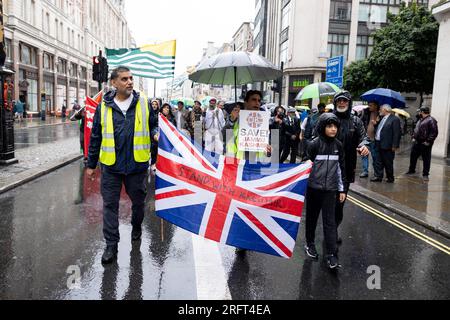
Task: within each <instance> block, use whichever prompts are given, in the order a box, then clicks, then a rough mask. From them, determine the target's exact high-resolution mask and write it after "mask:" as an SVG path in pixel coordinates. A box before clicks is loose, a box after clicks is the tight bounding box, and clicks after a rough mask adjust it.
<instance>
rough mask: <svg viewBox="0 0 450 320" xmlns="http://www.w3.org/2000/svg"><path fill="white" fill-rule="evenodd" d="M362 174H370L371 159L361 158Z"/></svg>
mask: <svg viewBox="0 0 450 320" xmlns="http://www.w3.org/2000/svg"><path fill="white" fill-rule="evenodd" d="M361 164H362V173H364V174H369V157H368V156H365V157H361Z"/></svg>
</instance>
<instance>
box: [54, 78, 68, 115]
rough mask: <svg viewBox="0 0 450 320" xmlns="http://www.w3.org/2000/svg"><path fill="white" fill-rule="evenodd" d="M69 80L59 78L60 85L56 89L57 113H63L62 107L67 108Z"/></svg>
mask: <svg viewBox="0 0 450 320" xmlns="http://www.w3.org/2000/svg"><path fill="white" fill-rule="evenodd" d="M66 100H67V80H66V79H65V78H63V77H58V84H57V87H56V106H55V108H56V112H57V114H58V115H59V114H60V113H61V108H62V106H63V105H64V106H66V108H67V101H66Z"/></svg>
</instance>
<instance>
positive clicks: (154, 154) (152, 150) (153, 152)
mask: <svg viewBox="0 0 450 320" xmlns="http://www.w3.org/2000/svg"><path fill="white" fill-rule="evenodd" d="M150 154H151V161H150V164H151V165H154V164H155V163H156V160H157V157H158V142H156V141H152V145H151V146H150Z"/></svg>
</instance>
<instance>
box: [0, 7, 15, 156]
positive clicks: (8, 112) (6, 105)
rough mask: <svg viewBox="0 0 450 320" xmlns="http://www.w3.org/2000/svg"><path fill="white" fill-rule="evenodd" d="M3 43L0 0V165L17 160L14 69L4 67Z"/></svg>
mask: <svg viewBox="0 0 450 320" xmlns="http://www.w3.org/2000/svg"><path fill="white" fill-rule="evenodd" d="M5 60H6V53H5V43H4V35H3V1H1V0H0V165H10V164H14V163H17V162H19V161H18V160H17V159H16V158H15V157H14V115H13V103H12V95H13V92H14V89H13V82H12V75H13V74H14V71H11V70H9V69H7V68H5V67H4V66H5Z"/></svg>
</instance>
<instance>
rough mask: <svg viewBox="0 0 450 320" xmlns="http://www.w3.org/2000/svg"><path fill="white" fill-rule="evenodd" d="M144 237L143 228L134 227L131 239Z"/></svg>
mask: <svg viewBox="0 0 450 320" xmlns="http://www.w3.org/2000/svg"><path fill="white" fill-rule="evenodd" d="M141 237H142V228H134V227H133V230H132V231H131V240H132V241H139V240H141Z"/></svg>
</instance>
